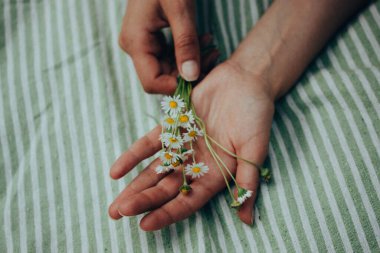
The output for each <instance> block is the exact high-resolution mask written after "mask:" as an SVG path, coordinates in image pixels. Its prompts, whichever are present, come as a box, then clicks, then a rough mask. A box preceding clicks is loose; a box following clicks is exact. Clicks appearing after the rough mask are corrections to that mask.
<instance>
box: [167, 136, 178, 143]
mask: <svg viewBox="0 0 380 253" xmlns="http://www.w3.org/2000/svg"><path fill="white" fill-rule="evenodd" d="M169 141H170V142H171V143H176V142H177V141H178V140H177V139H176V138H173V137H171V138H169Z"/></svg>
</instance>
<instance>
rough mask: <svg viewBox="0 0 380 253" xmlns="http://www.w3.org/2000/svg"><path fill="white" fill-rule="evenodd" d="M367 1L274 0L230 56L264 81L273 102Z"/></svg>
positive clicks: (240, 65) (235, 62)
mask: <svg viewBox="0 0 380 253" xmlns="http://www.w3.org/2000/svg"><path fill="white" fill-rule="evenodd" d="M366 2H367V1H360V0H350V1H342V0H322V1H315V0H310V1H305V0H300V1H297V0H293V1H286V0H278V1H275V2H274V3H273V4H272V5H271V7H270V8H269V9H268V11H267V12H266V13H265V14H264V16H263V17H262V18H261V19H260V21H259V22H258V23H257V24H256V26H255V27H254V28H253V29H252V30H251V32H250V33H249V34H248V35H247V37H246V38H245V39H244V40H243V41H242V43H241V44H240V45H239V47H238V48H237V50H236V51H235V52H234V54H233V55H232V56H231V59H230V60H231V62H233V63H234V64H236V65H238V66H239V67H241V68H242V69H244V70H246V71H248V72H250V73H251V74H253V75H255V76H256V77H260V78H262V79H264V81H265V83H267V84H268V86H267V87H265V88H266V89H268V92H269V93H270V96H271V97H272V98H273V99H278V98H279V97H281V96H282V95H284V94H285V93H286V92H287V91H288V90H289V89H290V88H291V87H292V86H293V85H294V83H295V81H296V80H297V78H298V77H299V76H300V75H301V74H302V73H303V71H304V70H305V68H306V67H307V65H308V64H309V63H310V61H311V60H312V59H313V58H314V56H315V55H316V54H317V53H318V52H319V51H320V50H321V49H322V48H323V46H324V45H325V43H326V42H327V40H328V39H329V38H330V37H331V36H332V35H333V34H334V32H335V31H336V30H337V29H338V28H339V27H340V26H341V25H342V24H343V23H344V22H345V21H346V20H347V19H349V18H350V17H351V16H352V15H354V14H355V13H356V12H357V11H358V10H359V9H360V8H362V7H363V6H364V5H365V4H366Z"/></svg>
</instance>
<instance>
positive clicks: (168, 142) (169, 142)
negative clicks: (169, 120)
mask: <svg viewBox="0 0 380 253" xmlns="http://www.w3.org/2000/svg"><path fill="white" fill-rule="evenodd" d="M160 140H161V142H162V143H164V145H165V147H170V148H173V149H179V148H181V147H182V144H183V140H182V138H181V136H178V135H174V134H171V133H163V134H161V136H160Z"/></svg>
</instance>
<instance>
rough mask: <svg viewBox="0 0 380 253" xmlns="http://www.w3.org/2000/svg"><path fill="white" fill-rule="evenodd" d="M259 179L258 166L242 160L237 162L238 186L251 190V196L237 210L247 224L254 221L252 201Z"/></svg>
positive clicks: (253, 200)
mask: <svg viewBox="0 0 380 253" xmlns="http://www.w3.org/2000/svg"><path fill="white" fill-rule="evenodd" d="M259 179H260V178H259V170H258V168H256V167H254V166H252V165H250V164H248V163H246V162H244V161H239V162H238V166H237V171H236V182H237V184H238V185H239V187H242V188H244V189H246V190H250V191H252V196H251V197H249V198H248V199H247V200H245V201H244V203H243V204H242V205H241V207H240V208H239V210H238V215H239V218H240V220H241V221H243V222H244V223H245V224H248V225H252V224H253V221H254V203H255V200H256V196H257V189H258V187H259V183H260V181H259ZM236 195H237V193H236Z"/></svg>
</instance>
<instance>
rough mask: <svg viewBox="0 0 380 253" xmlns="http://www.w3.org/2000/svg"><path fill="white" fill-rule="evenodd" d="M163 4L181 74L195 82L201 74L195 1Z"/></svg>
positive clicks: (166, 1) (166, 2) (166, 0)
mask: <svg viewBox="0 0 380 253" xmlns="http://www.w3.org/2000/svg"><path fill="white" fill-rule="evenodd" d="M162 4H163V10H164V11H165V14H166V16H167V18H168V21H169V24H170V27H171V29H172V34H173V40H174V48H175V55H176V62H177V66H178V69H179V72H180V74H181V75H182V77H183V78H184V79H186V80H187V81H195V80H197V79H198V77H199V74H200V64H199V63H200V53H199V41H198V35H197V31H196V25H195V1H192V0H186V1H169V0H163V1H162Z"/></svg>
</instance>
